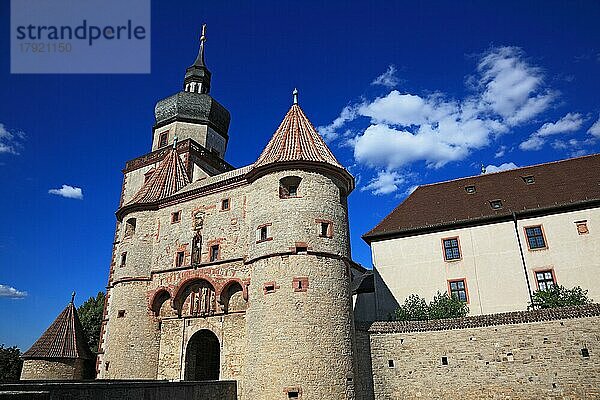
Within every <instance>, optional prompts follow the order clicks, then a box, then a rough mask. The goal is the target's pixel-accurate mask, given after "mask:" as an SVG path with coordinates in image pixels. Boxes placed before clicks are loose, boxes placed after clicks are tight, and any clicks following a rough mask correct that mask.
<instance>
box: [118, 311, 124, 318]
mask: <svg viewBox="0 0 600 400" xmlns="http://www.w3.org/2000/svg"><path fill="white" fill-rule="evenodd" d="M124 317H125V310H119V311H118V312H117V318H124Z"/></svg>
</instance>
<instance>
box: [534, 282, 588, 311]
mask: <svg viewBox="0 0 600 400" xmlns="http://www.w3.org/2000/svg"><path fill="white" fill-rule="evenodd" d="M587 293H588V291H587V290H583V289H582V288H581V287H579V286H575V287H574V288H573V289H567V288H566V287H564V286H561V285H554V286H552V287H550V288H548V289H546V290H538V291H536V292H535V293H533V302H532V303H531V304H530V305H529V308H533V309H539V308H554V307H568V306H582V305H584V304H590V303H591V302H592V300H591V299H589V298H588V296H587Z"/></svg>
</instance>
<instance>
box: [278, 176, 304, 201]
mask: <svg viewBox="0 0 600 400" xmlns="http://www.w3.org/2000/svg"><path fill="white" fill-rule="evenodd" d="M301 181H302V178H300V177H299V176H286V177H285V178H281V179H280V180H279V198H280V199H288V198H291V197H298V188H299V187H300V182H301Z"/></svg>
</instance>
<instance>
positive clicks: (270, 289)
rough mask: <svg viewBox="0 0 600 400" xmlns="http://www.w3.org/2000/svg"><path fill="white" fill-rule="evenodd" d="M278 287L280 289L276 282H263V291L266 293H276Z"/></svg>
mask: <svg viewBox="0 0 600 400" xmlns="http://www.w3.org/2000/svg"><path fill="white" fill-rule="evenodd" d="M277 289H279V286H277V285H276V283H275V282H265V283H264V284H263V292H264V293H265V294H270V293H275V291H276V290H277Z"/></svg>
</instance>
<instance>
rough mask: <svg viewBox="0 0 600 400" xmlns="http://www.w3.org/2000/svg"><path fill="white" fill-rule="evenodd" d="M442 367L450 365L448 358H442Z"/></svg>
mask: <svg viewBox="0 0 600 400" xmlns="http://www.w3.org/2000/svg"><path fill="white" fill-rule="evenodd" d="M442 365H448V357H446V356H442Z"/></svg>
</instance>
